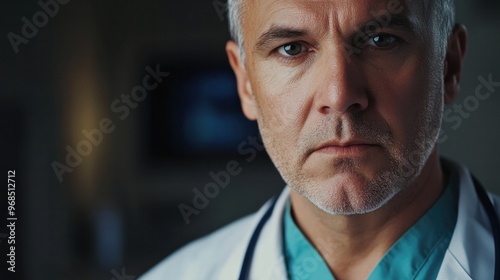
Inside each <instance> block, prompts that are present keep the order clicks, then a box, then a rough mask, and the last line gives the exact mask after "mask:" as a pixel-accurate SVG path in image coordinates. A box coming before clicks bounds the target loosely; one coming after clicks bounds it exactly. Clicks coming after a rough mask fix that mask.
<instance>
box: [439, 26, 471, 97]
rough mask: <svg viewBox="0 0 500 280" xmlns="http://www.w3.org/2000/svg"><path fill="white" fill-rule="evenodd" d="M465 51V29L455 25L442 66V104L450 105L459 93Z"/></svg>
mask: <svg viewBox="0 0 500 280" xmlns="http://www.w3.org/2000/svg"><path fill="white" fill-rule="evenodd" d="M466 50H467V29H466V28H465V26H463V25H462V24H456V25H455V27H454V28H453V33H452V35H451V37H450V39H449V40H448V48H447V50H446V58H445V62H444V63H445V66H444V90H445V92H444V103H445V104H451V103H452V102H453V101H454V100H455V99H456V98H457V97H458V92H459V91H460V78H461V77H462V64H463V61H464V56H465V51H466Z"/></svg>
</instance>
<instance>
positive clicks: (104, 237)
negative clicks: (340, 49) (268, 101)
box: [0, 0, 500, 280]
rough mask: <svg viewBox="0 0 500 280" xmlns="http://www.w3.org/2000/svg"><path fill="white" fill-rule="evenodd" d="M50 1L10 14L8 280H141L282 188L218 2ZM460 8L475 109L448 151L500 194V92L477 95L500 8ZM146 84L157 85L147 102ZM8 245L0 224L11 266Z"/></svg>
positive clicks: (2, 115)
mask: <svg viewBox="0 0 500 280" xmlns="http://www.w3.org/2000/svg"><path fill="white" fill-rule="evenodd" d="M41 2H42V3H47V2H51V3H57V4H58V5H57V6H58V8H57V9H56V8H55V6H52V7H49V8H48V9H49V10H51V11H52V12H51V13H52V15H50V14H49V15H47V13H48V12H45V14H46V16H45V17H44V15H43V13H41V12H40V11H44V10H43V8H42V6H43V5H40V4H39V3H38V2H37V1H6V2H3V3H2V8H1V17H0V21H1V25H0V30H1V31H2V32H1V34H3V37H2V38H3V39H2V40H0V54H1V59H0V63H1V64H0V65H1V66H0V81H1V83H0V122H1V137H0V145H1V146H0V147H1V149H0V153H1V154H0V157H1V160H0V164H1V166H2V170H3V171H2V172H4V174H5V173H6V171H7V170H13V169H15V170H16V216H17V218H18V221H17V223H16V271H17V272H16V276H17V278H15V277H14V278H12V274H9V275H10V277H11V278H5V279H42V280H43V279H113V278H115V279H119V276H120V275H123V273H125V274H126V275H131V276H138V275H140V274H142V273H143V272H145V271H146V270H147V269H148V268H150V267H151V266H153V265H154V264H155V263H157V262H158V261H160V260H161V259H162V258H164V257H165V256H166V255H168V254H170V253H171V252H173V251H174V250H175V249H177V248H179V247H180V246H182V245H183V244H185V243H187V242H189V241H190V240H193V239H195V238H197V237H199V236H201V235H204V234H207V233H209V232H211V231H213V230H215V229H216V228H218V227H220V226H222V225H224V224H226V223H228V222H229V221H232V220H235V219H236V218H238V217H241V216H243V215H245V214H248V213H251V212H253V211H255V210H257V209H258V208H259V207H260V205H261V204H262V203H264V202H265V201H266V200H267V199H268V198H269V197H271V196H272V195H273V194H276V193H278V192H279V191H280V190H281V189H282V188H283V186H284V182H283V181H282V180H281V178H280V176H279V174H278V173H277V172H276V170H275V168H274V166H273V164H272V163H271V162H270V160H269V158H268V156H267V155H266V153H265V152H264V151H261V146H260V141H259V140H258V132H257V128H256V125H255V123H252V122H249V121H247V120H246V119H245V118H244V117H243V114H242V113H241V110H240V107H239V101H238V97H237V95H236V88H235V81H234V76H233V74H232V72H231V71H230V68H229V65H228V63H227V58H226V55H225V50H224V46H225V43H226V41H227V40H228V38H229V34H228V31H227V20H226V15H225V13H224V10H225V3H224V2H223V1H222V0H217V1H193V0H185V1H168V0H163V1H157V0H148V1H129V0H128V1H127V0H125V1H96V0H88V1H81V0H71V1H68V0H65V1H63V0H60V3H59V2H55V0H54V1H48V0H42V1H41ZM66 2H67V3H66ZM62 3H66V4H62ZM456 4H457V20H458V21H459V22H462V23H464V24H465V25H466V26H467V27H468V30H469V49H468V53H467V59H466V61H465V69H464V75H463V81H462V86H461V97H460V99H459V100H457V101H456V104H458V105H462V106H463V108H465V109H464V110H465V111H464V112H463V113H460V114H459V113H456V112H451V113H450V114H449V115H448V117H449V119H448V120H447V121H445V122H444V124H443V131H444V134H443V135H442V137H441V141H440V142H442V143H441V152H442V154H445V155H447V156H449V157H452V158H454V159H457V160H459V161H461V162H463V163H465V164H466V165H467V166H468V167H469V168H470V169H471V170H472V171H473V172H474V173H475V174H476V175H477V177H478V178H479V179H480V180H481V181H482V182H483V184H484V185H485V186H486V188H488V189H490V190H492V191H493V192H496V193H500V176H498V173H496V172H498V171H497V170H498V168H499V166H500V145H499V143H500V126H499V120H500V112H499V110H498V105H499V104H500V103H499V101H500V97H499V96H498V95H499V92H500V87H496V88H492V93H491V95H490V96H489V97H487V98H484V100H480V99H478V98H477V97H476V95H475V92H476V88H477V87H478V85H481V77H483V78H484V79H485V80H488V79H489V76H490V75H491V79H492V80H493V81H498V82H500V68H499V66H498V64H499V62H500V36H499V35H500V18H499V17H498V13H499V12H500V6H499V4H498V2H497V1H494V0H482V1H477V0H475V1H472V0H460V1H456ZM23 17H25V18H26V20H24V19H23ZM34 18H35V19H34ZM33 20H35V23H36V24H37V25H38V27H37V26H36V25H33V27H34V28H30V27H26V28H24V29H25V30H24V32H25V33H26V34H27V35H28V36H23V37H20V36H22V34H23V26H25V25H27V24H26V23H25V21H29V22H31V23H33V22H34V21H33ZM12 34H16V35H12ZM16 36H17V37H16ZM27 37H31V38H27ZM11 41H12V42H15V43H14V45H15V46H13V44H12V43H11ZM155 71H160V72H168V73H169V75H168V76H167V77H162V76H159V75H158V74H156V76H154V75H151V74H150V72H155ZM148 74H149V75H150V76H152V77H153V78H152V79H149V80H148V83H149V84H155V83H157V85H158V86H157V87H156V88H155V89H152V90H149V91H146V92H143V91H141V90H140V88H138V87H136V86H140V85H143V80H144V77H146V76H147V75H148ZM162 75H165V76H166V75H167V74H162ZM155 77H156V79H155ZM485 88H486V87H483V89H482V93H487V92H488V91H487V90H485ZM493 90H496V91H493ZM132 93H134V94H136V100H134V99H128V100H127V99H126V97H123V96H122V95H129V96H130V95H131V94H132ZM124 98H125V99H124ZM137 100H140V101H137ZM446 109H447V110H453V107H452V106H449V107H447V108H446ZM100 125H101V126H104V129H107V130H108V131H109V130H113V131H112V132H110V133H106V132H103V131H101V132H96V129H99V128H100ZM82 131H86V132H85V133H84V132H82ZM99 133H101V134H99ZM88 135H90V138H89V137H88ZM99 135H101V136H102V137H101V136H99ZM91 140H92V141H94V143H97V144H92V142H91ZM85 143H87V144H85ZM89 143H90V145H89ZM71 151H74V152H75V153H78V151H80V152H81V154H84V155H83V156H78V155H75V154H72V153H73V152H71ZM68 153H69V154H72V155H71V156H69V161H70V164H72V165H74V167H72V166H70V165H69V163H68V162H67V157H68ZM79 157H80V160H78V158H79ZM231 161H234V162H236V163H237V164H238V167H239V168H240V169H239V170H240V173H239V174H238V175H236V176H230V181H229V182H228V184H227V186H226V187H225V188H222V189H220V191H219V193H218V195H214V198H212V199H209V202H208V205H207V206H206V207H205V208H204V209H202V210H200V211H199V213H196V214H192V215H190V216H189V217H188V219H189V224H187V223H186V220H185V219H184V217H183V215H182V214H181V211H180V210H179V206H180V205H182V203H184V205H190V206H193V197H194V195H195V194H194V192H193V188H196V189H198V190H201V191H203V188H204V186H205V185H207V184H210V183H213V182H216V180H215V179H214V178H213V177H214V176H211V175H210V174H211V172H213V173H215V174H220V172H222V171H225V170H227V168H228V167H227V164H228V162H231ZM234 162H233V163H234ZM56 170H57V172H56ZM57 174H59V177H58V175H57ZM219 178H222V177H219ZM5 188H7V185H5ZM1 193H4V194H2V195H4V196H5V195H6V191H5V192H4V191H2V192H1ZM4 196H2V197H0V198H1V199H2V202H1V203H0V205H2V207H3V208H5V210H4V209H1V210H0V212H1V213H2V215H4V216H3V217H5V215H7V212H6V208H7V206H6V205H7V204H6V201H7V198H6V197H4ZM4 206H5V207H4ZM184 209H187V208H184ZM195 210H196V209H195ZM0 218H1V221H5V218H2V217H0ZM1 223H3V222H1ZM1 223H0V225H1ZM6 233H7V229H6V228H4V227H3V226H1V227H0V251H1V252H0V253H1V255H2V256H4V257H0V259H1V260H2V262H4V261H3V260H4V259H5V254H6V253H7V246H8V245H7V242H6V240H7V239H6V238H5V234H6ZM3 271H5V269H3ZM2 279H3V278H2Z"/></svg>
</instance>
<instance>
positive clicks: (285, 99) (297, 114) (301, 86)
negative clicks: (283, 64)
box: [252, 63, 311, 142]
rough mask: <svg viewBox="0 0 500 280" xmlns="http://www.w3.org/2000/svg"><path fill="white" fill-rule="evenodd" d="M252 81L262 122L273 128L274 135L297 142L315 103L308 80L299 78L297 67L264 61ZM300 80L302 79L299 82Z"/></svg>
mask: <svg viewBox="0 0 500 280" xmlns="http://www.w3.org/2000/svg"><path fill="white" fill-rule="evenodd" d="M254 73H257V74H256V76H255V78H254V79H253V81H252V84H253V88H254V94H255V98H256V101H257V106H258V109H259V110H258V111H259V115H260V116H259V120H258V121H259V125H261V126H264V127H266V128H269V129H270V130H271V133H272V134H271V135H270V136H272V137H280V138H281V139H279V140H280V141H287V142H293V141H296V140H297V139H298V136H299V133H300V131H301V129H302V127H303V125H304V123H305V120H306V118H307V114H308V112H309V108H310V107H309V106H310V104H311V101H310V98H309V94H308V87H307V86H306V85H308V84H309V83H308V82H307V81H304V79H303V78H301V79H297V75H296V73H294V71H285V70H283V68H280V67H273V66H272V64H270V63H269V64H267V63H262V66H259V68H257V69H256V71H255V72H254ZM299 81H300V82H299Z"/></svg>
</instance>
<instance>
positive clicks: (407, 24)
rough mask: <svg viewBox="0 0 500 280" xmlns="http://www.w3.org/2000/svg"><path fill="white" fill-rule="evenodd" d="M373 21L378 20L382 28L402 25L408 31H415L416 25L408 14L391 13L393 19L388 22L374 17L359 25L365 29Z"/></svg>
mask: <svg viewBox="0 0 500 280" xmlns="http://www.w3.org/2000/svg"><path fill="white" fill-rule="evenodd" d="M373 22H376V23H377V24H378V25H379V26H381V27H380V28H388V27H400V28H403V29H405V30H406V31H408V32H412V33H415V25H414V24H413V23H412V22H411V21H410V19H409V18H408V17H407V16H404V15H391V19H390V21H389V22H388V23H381V22H380V21H378V20H377V19H376V18H375V17H373V18H371V19H369V20H367V21H365V22H364V23H362V24H360V25H359V26H360V29H364V28H365V27H367V26H368V25H370V24H371V23H373ZM380 28H379V29H380Z"/></svg>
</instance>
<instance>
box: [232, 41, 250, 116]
mask: <svg viewBox="0 0 500 280" xmlns="http://www.w3.org/2000/svg"><path fill="white" fill-rule="evenodd" d="M226 53H227V57H228V58H229V64H231V68H233V71H234V75H235V76H236V82H237V87H238V95H239V96H240V102H241V108H242V109H243V114H245V116H246V117H247V118H248V119H249V120H255V119H257V112H256V104H255V98H254V95H253V91H252V86H251V84H250V80H249V78H248V73H247V70H246V68H245V64H244V63H243V62H242V61H241V57H240V49H239V47H238V45H237V44H236V43H235V42H234V41H228V42H227V44H226Z"/></svg>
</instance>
